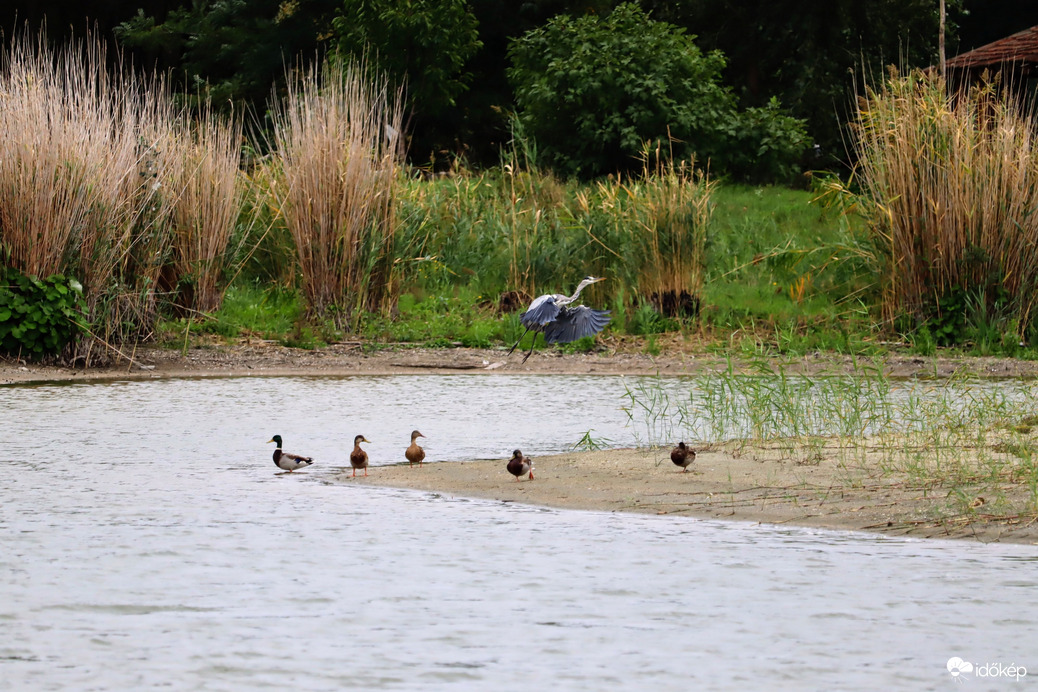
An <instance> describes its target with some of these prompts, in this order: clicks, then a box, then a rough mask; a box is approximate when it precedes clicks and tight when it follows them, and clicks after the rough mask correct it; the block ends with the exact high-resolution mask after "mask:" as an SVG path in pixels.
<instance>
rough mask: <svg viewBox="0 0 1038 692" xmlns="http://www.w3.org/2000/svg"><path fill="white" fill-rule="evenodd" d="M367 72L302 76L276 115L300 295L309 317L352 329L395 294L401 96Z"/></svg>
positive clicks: (330, 69) (283, 206)
mask: <svg viewBox="0 0 1038 692" xmlns="http://www.w3.org/2000/svg"><path fill="white" fill-rule="evenodd" d="M366 74H368V72H367V71H366V70H365V69H364V67H363V66H358V65H355V64H348V65H345V66H342V67H340V66H337V65H335V64H330V63H328V64H325V65H323V66H321V67H320V68H318V67H314V68H312V69H310V70H309V71H306V72H303V73H298V74H296V75H295V76H294V77H293V78H291V79H289V83H288V87H287V96H286V98H285V100H284V101H283V102H281V103H280V104H279V105H277V106H276V107H275V108H274V111H273V126H274V144H275V147H274V156H275V159H276V161H275V168H276V169H277V170H278V171H279V173H280V176H279V177H280V180H279V181H278V184H277V185H276V186H274V188H273V194H274V195H275V196H276V198H277V200H278V206H279V207H280V212H281V215H282V217H283V219H284V222H285V225H286V226H287V227H288V229H289V231H290V232H291V234H292V237H293V238H294V240H295V244H296V252H297V254H298V259H299V266H300V270H301V274H302V288H303V294H304V295H305V297H306V299H307V302H308V305H309V309H310V311H311V313H312V314H314V315H316V316H319V317H322V318H327V319H332V320H333V321H334V322H335V323H336V325H337V326H338V327H340V328H344V329H347V330H349V329H352V328H354V327H355V326H356V324H357V318H358V317H359V315H360V314H361V313H362V312H363V311H365V310H378V309H383V308H386V307H388V305H389V303H390V302H391V301H392V300H393V299H394V298H395V294H396V288H395V286H394V281H393V274H392V270H393V259H394V258H393V247H394V234H395V223H394V217H393V198H394V194H395V189H396V185H397V177H398V168H399V165H400V162H401V160H402V154H403V151H402V142H401V136H400V133H401V132H402V129H403V114H402V99H401V98H400V94H399V93H392V92H390V91H389V88H388V86H387V83H386V82H385V81H382V82H379V83H375V84H371V83H369V82H368V81H367V80H366V79H365V75H366Z"/></svg>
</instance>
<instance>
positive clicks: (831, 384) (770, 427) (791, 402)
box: [625, 364, 1038, 523]
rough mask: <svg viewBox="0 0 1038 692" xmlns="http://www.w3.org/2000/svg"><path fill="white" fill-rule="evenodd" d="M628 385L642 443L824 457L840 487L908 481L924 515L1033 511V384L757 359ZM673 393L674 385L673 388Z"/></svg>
mask: <svg viewBox="0 0 1038 692" xmlns="http://www.w3.org/2000/svg"><path fill="white" fill-rule="evenodd" d="M683 382H687V387H681V388H679V389H675V388H674V387H673V386H670V385H666V386H665V385H664V383H663V382H662V381H660V380H656V381H652V380H649V381H640V382H638V383H637V384H635V385H634V386H632V387H629V389H628V391H627V395H626V402H625V408H626V410H627V411H628V415H629V417H630V421H631V425H633V426H635V428H636V429H637V430H638V431H640V433H641V434H642V435H643V437H644V441H645V443H646V444H648V445H650V446H653V447H656V448H659V449H669V446H670V445H672V444H673V442H674V441H675V440H677V439H684V440H686V441H697V444H699V445H700V446H702V447H705V448H707V449H709V448H711V447H713V446H717V447H724V448H725V449H726V450H728V451H730V452H731V453H733V454H739V455H745V454H758V453H763V452H764V451H766V452H767V455H768V457H769V458H771V459H774V460H775V461H776V462H777V463H781V464H793V465H800V466H810V465H817V464H819V463H827V464H831V465H835V466H837V467H838V468H839V469H840V475H841V477H842V479H843V481H844V482H845V483H846V484H847V486H848V487H852V486H853V487H860V486H862V485H863V484H866V485H873V486H875V487H877V488H885V489H887V490H889V489H890V488H892V487H895V486H896V487H898V488H900V489H911V490H913V491H917V492H918V493H919V494H921V495H922V496H925V497H927V498H928V499H929V503H928V514H927V516H925V517H923V520H926V521H934V522H955V521H974V520H987V521H1002V522H1011V523H1019V522H1025V523H1026V522H1030V521H1035V520H1038V459H1036V456H1035V454H1036V452H1038V432H1036V429H1035V426H1034V420H1035V416H1034V411H1035V410H1038V385H1035V384H1034V383H1033V382H1021V383H1018V384H1015V385H1013V386H1005V385H1001V384H993V383H987V382H977V381H971V380H966V379H951V380H948V381H942V382H933V381H921V380H920V381H904V382H896V381H892V380H890V379H889V378H887V377H886V376H885V375H884V374H883V372H882V370H881V369H880V368H879V367H873V366H871V365H868V364H864V365H862V366H861V367H860V368H859V369H858V370H857V371H856V372H855V373H854V374H853V375H850V376H847V375H832V376H825V375H823V376H816V377H811V378H806V377H801V376H793V375H789V374H787V373H786V372H784V371H783V370H782V369H779V370H778V371H777V372H773V371H771V370H770V368H768V367H766V366H761V367H759V368H756V369H754V368H752V367H751V368H749V369H748V370H745V371H743V370H737V369H736V368H735V367H734V365H732V364H730V365H729V368H728V369H726V370H723V371H720V372H714V373H707V374H704V375H701V376H698V377H694V378H691V379H690V380H686V381H683ZM677 392H684V393H683V394H682V393H677Z"/></svg>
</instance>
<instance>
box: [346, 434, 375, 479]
mask: <svg viewBox="0 0 1038 692" xmlns="http://www.w3.org/2000/svg"><path fill="white" fill-rule="evenodd" d="M361 442H371V440H369V439H366V438H365V437H364V436H363V435H357V436H356V437H355V438H353V451H352V452H350V466H352V467H353V477H354V478H356V477H357V469H364V475H365V476H366V475H368V453H367V452H365V451H364V450H363V449H361V448H360V443H361Z"/></svg>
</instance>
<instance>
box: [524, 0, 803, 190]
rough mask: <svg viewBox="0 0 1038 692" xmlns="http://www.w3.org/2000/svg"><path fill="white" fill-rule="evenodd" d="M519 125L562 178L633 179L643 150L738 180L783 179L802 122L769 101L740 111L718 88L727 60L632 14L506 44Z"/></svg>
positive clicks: (570, 21)
mask: <svg viewBox="0 0 1038 692" xmlns="http://www.w3.org/2000/svg"><path fill="white" fill-rule="evenodd" d="M509 58H510V60H511V63H512V66H511V67H510V68H509V70H508V78H509V80H510V81H511V82H512V85H513V88H514V90H515V99H516V103H517V105H518V107H519V114H518V118H519V122H520V125H521V126H522V128H523V131H524V132H525V133H526V134H528V135H529V136H531V137H532V138H533V139H534V140H535V142H536V144H537V147H538V150H539V151H540V152H541V154H542V155H543V157H544V160H543V161H542V162H541V163H544V164H547V165H549V166H550V167H552V168H554V169H555V170H556V171H557V172H558V173H560V174H563V175H577V176H580V177H584V178H589V177H594V176H599V175H603V174H608V173H614V172H617V171H629V170H632V169H634V170H637V169H638V168H640V167H641V165H642V164H641V162H640V160H639V157H640V155H641V154H642V152H643V151H645V145H646V142H649V143H650V147H654V146H655V144H656V143H662V149H663V150H669V151H671V153H672V155H673V156H674V158H676V159H679V160H683V159H687V158H689V157H693V156H694V157H695V159H696V160H697V161H703V162H705V161H710V168H711V170H712V171H718V170H721V171H724V172H730V173H732V175H734V176H737V177H748V178H758V179H759V178H764V177H767V176H769V175H784V174H785V173H786V172H788V170H790V168H791V167H792V166H793V164H794V163H795V161H796V160H797V159H798V158H799V156H800V154H801V152H802V150H803V145H804V144H805V136H804V125H803V123H802V122H801V121H799V120H796V119H793V118H790V117H789V116H787V115H785V114H784V113H783V112H782V111H781V110H780V108H779V105H778V102H777V101H776V102H773V103H771V104H769V105H768V106H767V107H765V108H757V109H751V110H749V111H746V112H745V113H740V112H739V111H738V110H737V108H736V100H735V97H734V96H733V95H732V93H731V91H730V90H729V89H727V88H726V87H724V86H722V84H721V72H722V70H723V69H724V67H725V57H724V55H723V54H722V53H720V52H719V51H713V52H710V53H703V52H702V51H700V50H699V48H698V47H697V46H696V45H695V43H694V42H693V37H692V36H689V35H686V34H685V33H684V30H683V29H681V28H679V27H676V26H674V25H672V24H668V23H666V22H657V21H653V20H651V19H649V16H648V15H647V14H645V12H644V11H642V10H641V9H639V8H638V7H637V6H636V5H634V4H630V3H624V4H621V5H618V6H617V7H616V9H614V10H613V11H612V12H611V13H610V14H609V15H608V16H607V17H605V18H600V17H598V16H596V15H585V16H583V17H579V18H573V17H570V16H567V15H559V16H557V17H555V18H554V19H552V20H551V21H549V22H548V23H547V24H546V25H545V26H543V27H540V28H538V29H534V30H533V31H530V32H528V33H526V34H525V35H523V36H522V37H521V38H519V39H518V40H516V41H514V42H513V43H512V44H511V46H510V47H509Z"/></svg>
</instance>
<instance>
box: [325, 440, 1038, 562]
mask: <svg viewBox="0 0 1038 692" xmlns="http://www.w3.org/2000/svg"><path fill="white" fill-rule="evenodd" d="M796 458H797V455H796V450H791V449H789V448H786V447H783V446H782V445H775V446H773V447H771V448H757V449H752V450H751V449H747V448H742V449H740V448H739V445H736V444H729V445H719V446H715V447H714V448H713V449H708V450H701V451H700V452H699V454H698V457H697V459H696V462H695V463H694V464H693V465H692V467H690V469H689V472H688V473H684V472H681V470H680V469H678V467H676V466H674V465H673V464H672V463H671V461H670V458H669V453H668V452H667V451H666V450H663V451H656V452H653V451H648V450H635V449H618V450H608V451H595V452H579V453H572V454H560V455H555V456H548V457H541V458H538V459H534V460H533V461H534V471H533V474H534V480H529V479H528V478H527V477H526V476H523V478H522V480H521V481H516V480H515V479H514V478H513V477H512V476H511V475H510V474H509V473H508V472H507V471H506V470H505V463H506V459H505V458H501V459H496V460H485V461H468V462H449V463H427V464H424V465H423V466H421V467H418V466H414V467H410V466H408V465H407V464H406V463H404V464H403V465H391V466H381V467H373V468H371V469H370V470H369V474H370V475H368V476H367V477H366V478H365V477H361V476H358V477H357V478H352V477H350V476H349V475H348V474H343V475H342V476H341V478H342V481H343V482H345V483H360V484H368V485H378V486H385V487H393V488H409V489H413V490H422V491H428V492H436V493H441V494H444V495H453V496H459V497H474V498H483V499H488V500H499V501H501V502H522V503H526V504H533V505H543V506H547V507H557V508H564V509H582V510H600V511H615V512H640V513H645V514H666V515H679V516H688V517H698V518H704V519H735V520H742V521H752V522H762V523H768V524H790V525H799V526H812V527H821V528H831V529H851V530H861V531H874V532H878V533H883V534H887V535H895V536H902V535H903V536H917V537H926V538H966V539H975V540H979V541H983V542H989V541H1001V542H1012V543H1026V544H1038V523H1035V521H1034V520H1033V517H1006V516H1005V515H999V516H995V515H989V514H987V510H988V508H989V506H990V505H989V502H990V501H991V500H989V499H986V498H984V497H980V496H977V497H972V498H971V501H969V502H968V503H967V504H966V505H965V506H962V503H961V501H960V500H959V499H958V495H957V492H956V491H953V490H952V488H951V487H941V485H940V484H929V485H928V486H922V485H920V484H919V483H917V482H912V481H911V480H910V479H909V478H907V477H906V476H904V475H898V474H890V473H884V474H870V473H869V472H868V471H866V470H865V469H863V468H854V467H848V466H847V465H846V464H845V463H843V462H841V461H840V460H839V456H838V455H835V454H834V455H832V456H831V457H828V458H825V457H823V458H820V459H818V458H816V459H813V460H812V461H811V463H810V465H804V464H802V463H799V462H797V461H796V460H795V459H796ZM958 490H959V491H961V490H963V489H962V488H959V489H958ZM967 490H968V489H967ZM1004 492H1005V493H1006V497H1004V498H1003V500H1004V501H1009V502H1020V503H1022V504H1026V502H1027V500H1026V498H1025V497H1024V496H1025V495H1026V493H1027V492H1028V491H1027V489H1026V488H1024V487H1022V486H1021V487H1018V488H1006V489H1005V490H1004ZM1018 496H1019V497H1018ZM992 500H993V498H992ZM970 505H973V506H970Z"/></svg>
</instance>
